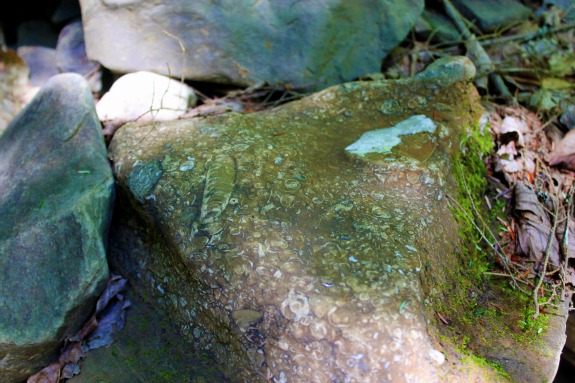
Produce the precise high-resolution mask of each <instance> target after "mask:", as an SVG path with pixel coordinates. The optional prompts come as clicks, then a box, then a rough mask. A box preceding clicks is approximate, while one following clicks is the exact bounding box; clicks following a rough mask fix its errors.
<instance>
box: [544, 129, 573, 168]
mask: <svg viewBox="0 0 575 383" xmlns="http://www.w3.org/2000/svg"><path fill="white" fill-rule="evenodd" d="M547 161H548V162H549V165H550V166H556V167H560V168H566V169H569V170H575V130H570V131H569V132H568V133H567V134H566V135H565V137H563V139H562V140H561V141H559V143H558V144H557V147H556V148H555V149H554V150H553V151H551V153H549V155H548V157H547Z"/></svg>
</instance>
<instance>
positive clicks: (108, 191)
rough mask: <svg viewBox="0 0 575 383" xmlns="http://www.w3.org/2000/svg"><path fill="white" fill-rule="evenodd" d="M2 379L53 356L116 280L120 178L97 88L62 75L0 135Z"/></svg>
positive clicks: (28, 371)
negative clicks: (98, 109)
mask: <svg viewBox="0 0 575 383" xmlns="http://www.w3.org/2000/svg"><path fill="white" fill-rule="evenodd" d="M0 153H1V157H0V189H1V190H2V193H0V216H1V217H2V219H1V220H0V273H1V274H2V278H1V279H0V381H2V382H21V381H23V380H25V379H26V377H27V376H30V375H32V374H33V373H35V372H37V371H38V370H40V369H41V368H43V367H44V366H45V365H46V364H48V363H49V362H51V361H53V360H54V358H55V357H56V354H57V352H58V351H59V350H60V348H61V347H62V345H63V342H64V340H65V339H66V338H67V337H69V336H71V335H74V334H75V333H76V332H77V331H78V330H79V329H80V328H81V327H82V326H83V325H84V322H85V321H86V319H88V317H89V316H90V315H91V314H92V313H93V311H94V308H95V303H96V300H97V298H98V296H99V295H100V294H101V292H102V291H103V289H104V288H105V287H106V281H107V279H108V273H109V271H108V264H107V260H106V252H105V248H106V236H107V232H108V228H109V222H110V215H111V209H112V204H113V198H114V189H113V187H114V180H113V175H112V171H111V168H110V165H109V162H108V159H107V157H106V147H105V144H104V139H103V136H102V133H101V125H100V123H99V121H98V118H97V116H96V113H95V110H94V102H93V99H92V93H91V91H90V88H89V86H88V84H87V82H86V81H85V80H84V79H83V78H82V76H80V75H78V74H60V75H56V76H54V77H53V78H52V79H51V80H49V81H48V83H47V84H46V85H45V87H44V88H42V90H41V91H40V92H39V93H38V94H37V95H36V97H35V98H34V99H33V100H32V101H31V102H30V103H29V104H28V105H27V106H26V108H24V110H23V111H22V112H21V113H20V114H19V115H18V116H17V117H16V118H15V119H14V120H13V121H12V122H11V123H10V125H9V126H8V128H7V129H6V131H5V132H4V135H3V136H2V137H1V138H0Z"/></svg>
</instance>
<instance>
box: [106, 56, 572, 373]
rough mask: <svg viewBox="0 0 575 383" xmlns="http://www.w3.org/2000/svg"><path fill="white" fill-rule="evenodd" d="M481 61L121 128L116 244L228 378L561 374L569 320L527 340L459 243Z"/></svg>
mask: <svg viewBox="0 0 575 383" xmlns="http://www.w3.org/2000/svg"><path fill="white" fill-rule="evenodd" d="M474 74H475V70H474V68H473V65H472V64H471V62H470V61H469V60H468V59H466V58H450V59H446V60H438V61H437V62H436V63H434V64H433V65H432V66H431V67H430V68H429V72H427V73H424V74H422V75H421V76H418V78H415V79H413V78H412V79H409V80H399V81H395V82H394V81H374V82H353V83H346V84H342V85H339V86H333V87H330V88H328V89H325V90H323V91H321V92H318V93H315V94H313V95H310V96H309V97H306V98H304V99H301V100H299V101H296V102H293V103H290V104H287V105H284V106H282V107H279V108H276V109H274V110H270V111H266V112H262V113H251V114H243V115H242V114H236V113H230V114H228V115H221V116H211V117H207V118H197V119H188V120H186V119H183V120H178V121H170V122H156V123H154V124H150V125H147V126H146V125H136V124H131V123H130V124H126V125H124V126H123V127H121V128H120V129H119V130H118V132H117V133H116V135H115V136H114V139H113V141H112V143H111V146H110V156H111V158H112V159H113V162H114V171H115V174H116V177H117V182H118V185H119V186H120V188H119V191H120V193H119V195H120V196H121V198H119V199H118V200H119V202H120V207H121V209H125V211H124V213H122V214H121V215H119V222H121V224H120V225H119V226H118V227H117V228H116V229H115V230H114V231H113V232H114V234H113V235H114V239H115V240H114V243H115V245H114V250H113V251H112V254H111V255H113V256H111V257H110V259H111V260H113V262H114V265H115V267H118V269H119V270H122V274H123V275H126V276H128V277H129V278H130V281H131V283H132V286H134V288H135V289H136V290H137V291H138V292H141V293H142V295H145V296H147V297H148V299H149V300H150V301H151V302H153V303H154V304H155V305H157V306H160V307H163V308H164V309H165V310H167V311H168V313H169V315H170V316H171V317H172V318H173V320H174V321H175V323H177V324H178V325H179V326H180V328H181V331H182V333H183V334H185V336H186V337H187V339H189V340H190V341H193V342H195V344H197V345H198V346H199V347H201V348H202V349H203V350H205V351H209V352H210V353H213V355H214V357H215V359H216V360H217V361H218V362H220V363H221V364H222V366H223V368H224V369H225V372H226V373H227V375H228V377H230V378H231V379H232V381H240V382H260V381H261V382H272V381H273V382H362V383H372V382H374V383H375V382H382V381H385V382H430V383H433V382H437V383H439V382H461V381H463V382H471V381H473V382H495V381H500V380H503V378H502V377H501V376H500V375H499V374H498V371H499V372H501V371H504V370H506V371H507V373H509V375H511V377H512V379H513V380H514V381H525V382H528V381H529V382H540V381H549V380H550V379H552V377H553V375H554V374H555V371H556V369H557V364H558V361H559V355H560V353H561V348H562V346H563V343H564V342H565V321H566V318H565V317H560V316H557V317H555V318H554V319H551V320H550V330H549V331H547V332H544V331H543V329H541V334H540V335H537V334H535V333H533V334H532V336H537V337H538V339H540V340H541V343H540V344H533V345H531V344H529V345H527V343H525V342H524V341H521V340H520V339H519V338H520V337H518V335H521V334H524V332H523V330H522V329H521V328H520V327H519V326H518V322H517V318H518V313H521V310H522V309H523V308H524V307H525V301H521V300H520V299H518V298H517V295H516V293H513V292H511V291H510V289H508V288H507V287H508V286H506V285H505V283H501V284H498V283H496V281H492V282H490V281H487V282H486V285H487V286H480V285H479V282H478V281H479V280H481V279H482V277H483V275H482V271H481V270H482V269H481V268H479V267H478V269H479V270H480V271H474V270H477V269H476V268H474V267H475V265H476V264H477V263H478V262H479V261H478V260H477V259H472V258H471V256H469V255H468V254H467V253H463V252H461V251H460V250H459V249H461V246H462V245H463V241H462V239H461V238H460V237H459V234H458V224H457V222H456V220H455V218H454V212H453V210H452V209H451V207H450V206H451V204H450V201H451V200H450V198H451V197H453V196H457V195H458V186H457V183H456V182H455V179H454V178H455V177H454V175H453V172H454V166H455V164H454V156H457V155H459V154H460V138H461V137H462V136H466V135H467V132H468V131H469V130H470V129H473V127H475V126H476V125H477V122H478V120H479V118H480V116H481V114H482V110H481V107H480V106H479V96H478V94H477V91H476V89H475V88H474V87H473V85H472V84H471V81H472V79H473V76H474ZM489 139H490V137H489ZM523 298H524V299H527V300H529V301H530V298H529V297H523ZM492 305H493V306H495V307H505V308H507V309H506V310H505V311H504V312H502V313H499V312H495V310H494V309H493V306H492ZM479 309H481V310H486V311H489V310H491V311H489V312H490V313H491V314H493V315H492V316H491V315H484V316H482V317H481V321H480V322H479V321H478V320H477V317H475V316H474V314H473V313H474V312H477V310H479ZM438 314H439V315H438ZM563 314H564V312H563ZM519 315H520V314H519ZM441 318H443V320H442V319H441ZM553 321H555V322H553ZM462 337H467V338H466V339H467V340H466V341H463V342H461V341H459V343H458V339H460V338H462ZM522 342H523V343H522ZM470 345H473V349H467V347H468V346H469V347H471V346H470ZM465 353H467V355H471V356H473V357H469V356H467V355H465ZM486 358H487V360H486ZM489 363H492V364H493V365H495V366H496V367H498V368H499V370H497V369H493V368H492V367H491V365H490V364H489Z"/></svg>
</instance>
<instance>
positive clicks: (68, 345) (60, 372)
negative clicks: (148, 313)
mask: <svg viewBox="0 0 575 383" xmlns="http://www.w3.org/2000/svg"><path fill="white" fill-rule="evenodd" d="M126 288H127V280H126V279H124V278H123V277H121V276H119V275H114V274H112V275H111V276H110V279H109V280H108V284H107V286H106V289H105V290H104V292H103V293H102V295H101V296H100V298H99V299H98V302H97V303H96V310H95V312H94V314H93V315H92V316H91V317H90V319H89V320H88V321H87V322H86V324H85V325H84V327H83V328H82V329H81V330H80V331H79V332H78V333H77V334H76V335H74V336H72V337H70V338H68V339H66V340H65V342H64V347H63V348H62V351H61V353H60V356H59V358H58V360H57V361H56V362H54V363H51V364H49V365H48V366H46V367H45V368H43V369H42V370H41V371H39V372H38V373H36V374H34V375H32V376H31V377H29V378H28V380H27V383H58V382H61V381H63V380H64V379H70V378H72V377H73V376H74V375H78V374H79V373H80V364H79V362H80V361H81V360H82V359H83V358H85V356H86V353H87V352H88V351H90V350H94V349H97V348H100V347H106V346H109V345H111V344H112V343H113V342H114V336H115V335H116V334H117V333H118V332H119V331H120V330H122V328H123V327H124V323H125V314H126V309H128V307H130V305H131V303H130V300H129V299H126V297H125V296H124V294H125V290H126Z"/></svg>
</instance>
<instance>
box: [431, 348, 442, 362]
mask: <svg viewBox="0 0 575 383" xmlns="http://www.w3.org/2000/svg"><path fill="white" fill-rule="evenodd" d="M429 357H430V358H431V359H433V360H434V361H436V362H437V364H439V365H442V364H443V363H444V362H445V355H443V353H442V352H441V351H437V350H434V349H431V350H429Z"/></svg>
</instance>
